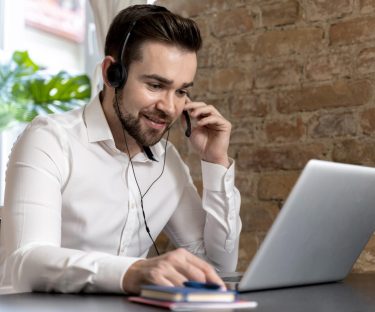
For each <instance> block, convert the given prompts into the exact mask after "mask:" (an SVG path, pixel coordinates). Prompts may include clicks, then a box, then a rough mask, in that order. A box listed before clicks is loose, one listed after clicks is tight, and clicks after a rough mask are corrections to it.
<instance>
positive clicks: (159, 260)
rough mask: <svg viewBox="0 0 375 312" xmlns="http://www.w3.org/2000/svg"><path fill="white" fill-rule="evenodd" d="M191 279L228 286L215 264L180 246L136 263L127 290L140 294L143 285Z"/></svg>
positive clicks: (127, 277) (125, 284) (125, 285)
mask: <svg viewBox="0 0 375 312" xmlns="http://www.w3.org/2000/svg"><path fill="white" fill-rule="evenodd" d="M187 280H194V281H198V282H211V283H216V284H219V285H220V286H222V287H223V288H225V285H224V282H223V281H222V280H221V279H220V277H219V276H218V275H217V274H216V272H215V270H214V269H213V268H212V266H211V265H209V264H208V263H207V262H205V261H203V260H202V259H200V258H198V257H196V256H194V255H193V254H191V253H189V252H188V251H187V250H185V249H183V248H179V249H176V250H173V251H171V252H168V253H166V254H164V255H161V256H158V257H155V258H151V259H147V260H139V261H137V262H135V263H133V265H131V266H130V267H129V269H128V271H127V272H126V274H125V277H124V280H123V289H124V290H125V291H126V292H128V293H135V294H138V293H139V292H140V286H141V285H142V284H155V285H163V286H182V285H183V282H185V281H187Z"/></svg>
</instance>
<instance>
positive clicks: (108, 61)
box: [102, 55, 116, 88]
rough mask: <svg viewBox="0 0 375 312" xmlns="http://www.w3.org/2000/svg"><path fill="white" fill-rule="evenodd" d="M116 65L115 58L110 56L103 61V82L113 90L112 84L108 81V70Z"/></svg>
mask: <svg viewBox="0 0 375 312" xmlns="http://www.w3.org/2000/svg"><path fill="white" fill-rule="evenodd" d="M114 63H116V61H115V59H114V58H113V56H110V55H107V56H106V57H105V58H104V59H103V62H102V77H103V82H104V84H105V85H106V86H107V87H109V88H113V87H112V86H111V84H110V83H109V81H108V74H107V73H108V68H109V67H110V66H111V65H112V64H114Z"/></svg>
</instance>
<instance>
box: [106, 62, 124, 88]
mask: <svg viewBox="0 0 375 312" xmlns="http://www.w3.org/2000/svg"><path fill="white" fill-rule="evenodd" d="M124 74H125V78H127V77H126V76H127V74H126V72H125V73H123V70H122V66H121V64H119V63H113V64H111V66H109V67H108V69H107V80H108V82H109V84H110V85H111V86H112V87H113V88H121V87H122V86H123V85H124Z"/></svg>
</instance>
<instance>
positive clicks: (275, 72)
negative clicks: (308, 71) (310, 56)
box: [255, 61, 302, 88]
mask: <svg viewBox="0 0 375 312" xmlns="http://www.w3.org/2000/svg"><path fill="white" fill-rule="evenodd" d="M301 76H302V65H300V64H299V63H298V62H296V61H285V62H284V61H282V62H272V63H260V64H259V65H258V66H257V69H256V75H255V87H256V88H272V87H277V86H283V85H289V84H297V83H298V82H299V81H300V80H301Z"/></svg>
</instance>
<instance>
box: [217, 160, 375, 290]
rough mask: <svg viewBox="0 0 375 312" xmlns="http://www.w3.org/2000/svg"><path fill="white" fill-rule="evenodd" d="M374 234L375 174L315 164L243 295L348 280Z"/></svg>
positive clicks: (243, 281) (260, 254) (249, 274)
mask: <svg viewBox="0 0 375 312" xmlns="http://www.w3.org/2000/svg"><path fill="white" fill-rule="evenodd" d="M374 229H375V168H369V167H364V166H357V165H348V164H341V163H334V162H329V161H321V160H310V161H309V162H308V163H307V165H306V167H305V168H304V170H303V171H302V173H301V175H300V177H299V179H298V181H297V182H296V184H295V186H294V187H293V190H292V191H291V193H290V194H289V196H288V199H287V201H286V202H285V204H284V206H283V208H282V209H281V211H280V213H279V214H278V216H277V218H276V220H275V221H274V223H273V225H272V226H271V228H270V230H269V231H268V233H267V236H266V237H265V239H264V241H263V243H262V244H261V246H260V248H259V250H258V251H257V253H256V255H255V256H254V258H253V260H252V261H251V263H250V265H249V266H248V268H247V270H246V271H245V273H244V274H243V276H242V278H240V282H239V283H235V284H233V283H232V282H228V280H229V281H230V280H231V279H232V280H233V278H234V279H238V276H236V275H238V274H236V273H235V274H229V276H228V274H227V275H226V274H223V275H222V278H223V279H224V281H226V282H227V283H228V285H229V287H230V288H233V286H234V285H236V286H237V287H236V288H237V289H238V290H239V291H240V292H244V291H254V290H263V289H273V288H282V287H291V286H299V285H308V284H318V283H326V282H335V281H340V280H343V279H344V278H345V277H346V276H347V275H348V274H349V272H350V271H351V268H352V267H353V265H354V263H355V261H356V259H357V258H358V256H359V255H360V253H361V251H362V250H363V248H364V247H365V245H366V243H367V242H368V240H369V239H370V237H371V235H372V234H373V232H374Z"/></svg>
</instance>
